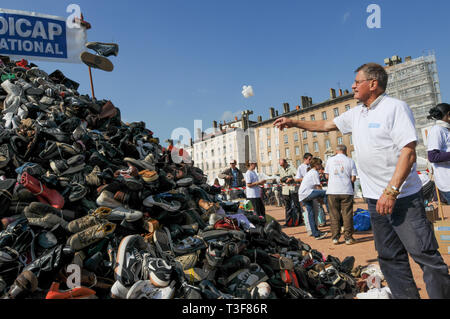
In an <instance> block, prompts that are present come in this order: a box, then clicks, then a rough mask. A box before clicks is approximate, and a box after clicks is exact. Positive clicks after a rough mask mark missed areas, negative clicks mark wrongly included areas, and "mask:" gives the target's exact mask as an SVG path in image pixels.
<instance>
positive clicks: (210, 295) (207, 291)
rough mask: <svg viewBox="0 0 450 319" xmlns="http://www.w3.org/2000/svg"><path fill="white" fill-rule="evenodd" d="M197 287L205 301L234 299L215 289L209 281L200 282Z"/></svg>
mask: <svg viewBox="0 0 450 319" xmlns="http://www.w3.org/2000/svg"><path fill="white" fill-rule="evenodd" d="M199 286H200V288H201V289H202V294H203V295H204V296H205V297H206V299H234V296H233V295H229V294H226V293H223V292H221V291H220V290H219V289H217V288H216V286H214V284H213V283H212V282H211V281H210V280H207V279H205V280H203V281H202V282H200V285H199Z"/></svg>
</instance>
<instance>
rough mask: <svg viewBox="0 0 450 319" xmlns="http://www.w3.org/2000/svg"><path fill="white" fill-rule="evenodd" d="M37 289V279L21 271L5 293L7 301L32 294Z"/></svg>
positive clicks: (33, 275)
mask: <svg viewBox="0 0 450 319" xmlns="http://www.w3.org/2000/svg"><path fill="white" fill-rule="evenodd" d="M37 287H38V279H37V277H36V275H35V274H34V273H32V272H31V271H29V270H25V271H23V272H22V273H21V274H20V275H19V276H18V277H17V278H16V280H15V281H14V283H13V285H12V286H11V288H10V289H9V291H8V293H7V297H8V299H18V298H23V297H26V296H27V295H28V294H30V293H33V292H34V291H35V290H36V289H37Z"/></svg>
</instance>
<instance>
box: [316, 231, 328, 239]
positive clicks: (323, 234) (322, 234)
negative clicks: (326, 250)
mask: <svg viewBox="0 0 450 319" xmlns="http://www.w3.org/2000/svg"><path fill="white" fill-rule="evenodd" d="M327 235H328V232H324V233H320V234H319V236H317V237H315V238H316V239H317V240H321V239H324V238H325V237H326V236H327Z"/></svg>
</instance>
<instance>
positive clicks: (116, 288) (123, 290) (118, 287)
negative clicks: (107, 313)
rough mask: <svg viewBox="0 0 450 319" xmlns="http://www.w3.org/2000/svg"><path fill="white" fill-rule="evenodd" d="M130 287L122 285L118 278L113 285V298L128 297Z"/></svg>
mask: <svg viewBox="0 0 450 319" xmlns="http://www.w3.org/2000/svg"><path fill="white" fill-rule="evenodd" d="M128 291H129V289H128V288H127V287H125V286H124V285H122V283H121V282H120V281H118V280H116V282H115V283H114V285H112V287H111V298H113V299H126V298H127V294H128Z"/></svg>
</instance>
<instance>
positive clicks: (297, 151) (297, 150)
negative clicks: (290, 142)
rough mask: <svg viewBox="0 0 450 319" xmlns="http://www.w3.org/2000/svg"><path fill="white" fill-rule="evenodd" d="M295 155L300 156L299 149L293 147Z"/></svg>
mask: <svg viewBox="0 0 450 319" xmlns="http://www.w3.org/2000/svg"><path fill="white" fill-rule="evenodd" d="M295 155H297V156H298V155H300V147H298V146H296V147H295Z"/></svg>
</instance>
